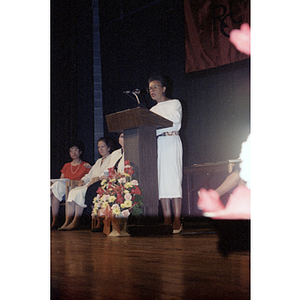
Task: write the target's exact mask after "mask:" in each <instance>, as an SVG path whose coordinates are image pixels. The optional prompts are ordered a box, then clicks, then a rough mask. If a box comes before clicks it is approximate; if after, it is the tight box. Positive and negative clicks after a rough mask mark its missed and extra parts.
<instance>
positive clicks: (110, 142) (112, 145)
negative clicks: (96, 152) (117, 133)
mask: <svg viewBox="0 0 300 300" xmlns="http://www.w3.org/2000/svg"><path fill="white" fill-rule="evenodd" d="M100 141H103V142H104V143H105V144H106V145H107V147H108V148H110V149H109V153H112V152H113V151H114V150H115V142H114V140H113V139H111V138H109V137H105V136H104V137H101V138H100V139H99V140H98V141H97V144H98V142H100Z"/></svg>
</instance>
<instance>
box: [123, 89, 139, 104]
mask: <svg viewBox="0 0 300 300" xmlns="http://www.w3.org/2000/svg"><path fill="white" fill-rule="evenodd" d="M123 93H124V94H126V95H128V96H129V97H130V98H132V96H131V95H130V94H133V95H134V96H135V98H136V101H137V103H138V105H140V104H141V103H140V99H139V97H138V95H139V94H140V93H141V90H139V89H135V90H134V91H133V92H131V91H123ZM133 99H134V98H133Z"/></svg>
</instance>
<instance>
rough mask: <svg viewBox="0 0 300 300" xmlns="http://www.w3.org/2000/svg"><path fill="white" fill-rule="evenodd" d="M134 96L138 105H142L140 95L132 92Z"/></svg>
mask: <svg viewBox="0 0 300 300" xmlns="http://www.w3.org/2000/svg"><path fill="white" fill-rule="evenodd" d="M132 94H133V95H134V96H135V98H136V101H137V103H138V105H140V104H141V102H140V99H139V97H138V95H137V94H136V93H135V92H132Z"/></svg>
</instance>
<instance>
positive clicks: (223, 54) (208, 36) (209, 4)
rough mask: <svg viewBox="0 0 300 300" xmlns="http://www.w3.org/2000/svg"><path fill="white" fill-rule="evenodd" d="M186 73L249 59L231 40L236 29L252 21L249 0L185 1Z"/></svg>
mask: <svg viewBox="0 0 300 300" xmlns="http://www.w3.org/2000/svg"><path fill="white" fill-rule="evenodd" d="M184 13H185V25H186V27H185V51H186V63H185V71H186V73H189V72H194V71H200V70H204V69H208V68H214V67H218V66H221V65H225V64H229V63H232V62H236V61H239V60H242V59H245V58H248V57H249V56H247V55H246V54H243V53H240V52H239V51H237V50H236V49H235V47H234V46H233V45H232V44H231V43H230V42H229V33H230V31H231V30H232V29H237V28H240V26H241V24H243V23H248V24H250V1H249V0H184Z"/></svg>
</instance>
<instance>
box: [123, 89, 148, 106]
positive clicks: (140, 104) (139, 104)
mask: <svg viewBox="0 0 300 300" xmlns="http://www.w3.org/2000/svg"><path fill="white" fill-rule="evenodd" d="M123 93H124V94H126V95H127V96H128V97H130V98H131V99H133V100H134V101H135V99H134V97H132V96H131V95H130V94H133V95H134V96H135V98H136V100H137V103H138V107H144V108H146V109H148V108H147V107H146V106H145V105H144V104H142V103H141V102H140V99H139V97H138V95H137V94H136V93H135V92H130V93H128V92H126V93H125V92H123Z"/></svg>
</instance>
